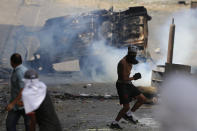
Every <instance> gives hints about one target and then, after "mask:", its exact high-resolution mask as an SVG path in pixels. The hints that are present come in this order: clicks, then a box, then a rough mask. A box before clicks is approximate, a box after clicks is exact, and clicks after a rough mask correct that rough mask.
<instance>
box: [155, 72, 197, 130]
mask: <svg viewBox="0 0 197 131" xmlns="http://www.w3.org/2000/svg"><path fill="white" fill-rule="evenodd" d="M162 89H163V90H162V93H161V103H160V105H159V108H158V109H157V118H158V120H159V121H160V122H161V125H162V130H163V131H195V130H197V124H196V121H197V117H196V116H197V105H196V104H195V103H196V101H197V96H196V92H197V82H196V80H195V78H192V77H191V76H187V75H184V74H176V75H172V76H168V78H167V79H166V80H165V81H164V83H163V86H162Z"/></svg>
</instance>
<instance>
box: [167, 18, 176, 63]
mask: <svg viewBox="0 0 197 131" xmlns="http://www.w3.org/2000/svg"><path fill="white" fill-rule="evenodd" d="M174 37H175V24H174V18H173V19H172V24H171V25H170V32H169V41H168V56H167V63H169V64H172V60H173V48H174Z"/></svg>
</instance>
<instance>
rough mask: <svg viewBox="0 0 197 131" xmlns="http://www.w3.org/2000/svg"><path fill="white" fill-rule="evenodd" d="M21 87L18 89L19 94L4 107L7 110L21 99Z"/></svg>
mask: <svg viewBox="0 0 197 131" xmlns="http://www.w3.org/2000/svg"><path fill="white" fill-rule="evenodd" d="M22 91H23V88H21V89H20V92H19V95H18V96H17V97H16V98H15V99H14V100H13V101H12V102H11V103H10V104H8V106H7V107H6V110H7V111H10V110H12V109H13V107H14V105H15V104H17V103H19V102H20V101H21V96H22Z"/></svg>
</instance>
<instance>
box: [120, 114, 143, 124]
mask: <svg viewBox="0 0 197 131" xmlns="http://www.w3.org/2000/svg"><path fill="white" fill-rule="evenodd" d="M123 118H124V119H125V120H127V121H129V122H132V123H134V124H137V123H138V122H139V121H138V120H137V119H136V118H135V116H128V115H127V114H125V115H124V116H123Z"/></svg>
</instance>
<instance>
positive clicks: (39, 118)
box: [22, 69, 62, 131]
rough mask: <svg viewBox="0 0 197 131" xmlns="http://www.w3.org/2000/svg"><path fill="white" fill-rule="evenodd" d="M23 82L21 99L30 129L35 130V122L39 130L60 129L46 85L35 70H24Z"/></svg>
mask: <svg viewBox="0 0 197 131" xmlns="http://www.w3.org/2000/svg"><path fill="white" fill-rule="evenodd" d="M24 83H25V86H24V89H23V91H22V101H23V104H24V108H25V113H26V114H27V115H29V116H30V118H31V122H30V131H35V130H36V123H37V124H38V126H39V130H40V131H62V129H61V125H60V122H59V119H58V117H57V114H56V112H55V110H54V106H53V104H52V101H51V98H50V96H49V94H48V92H47V86H46V85H45V84H44V83H43V82H41V81H40V80H39V79H38V74H37V72H36V71H35V70H32V69H31V70H28V71H26V72H25V75H24Z"/></svg>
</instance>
